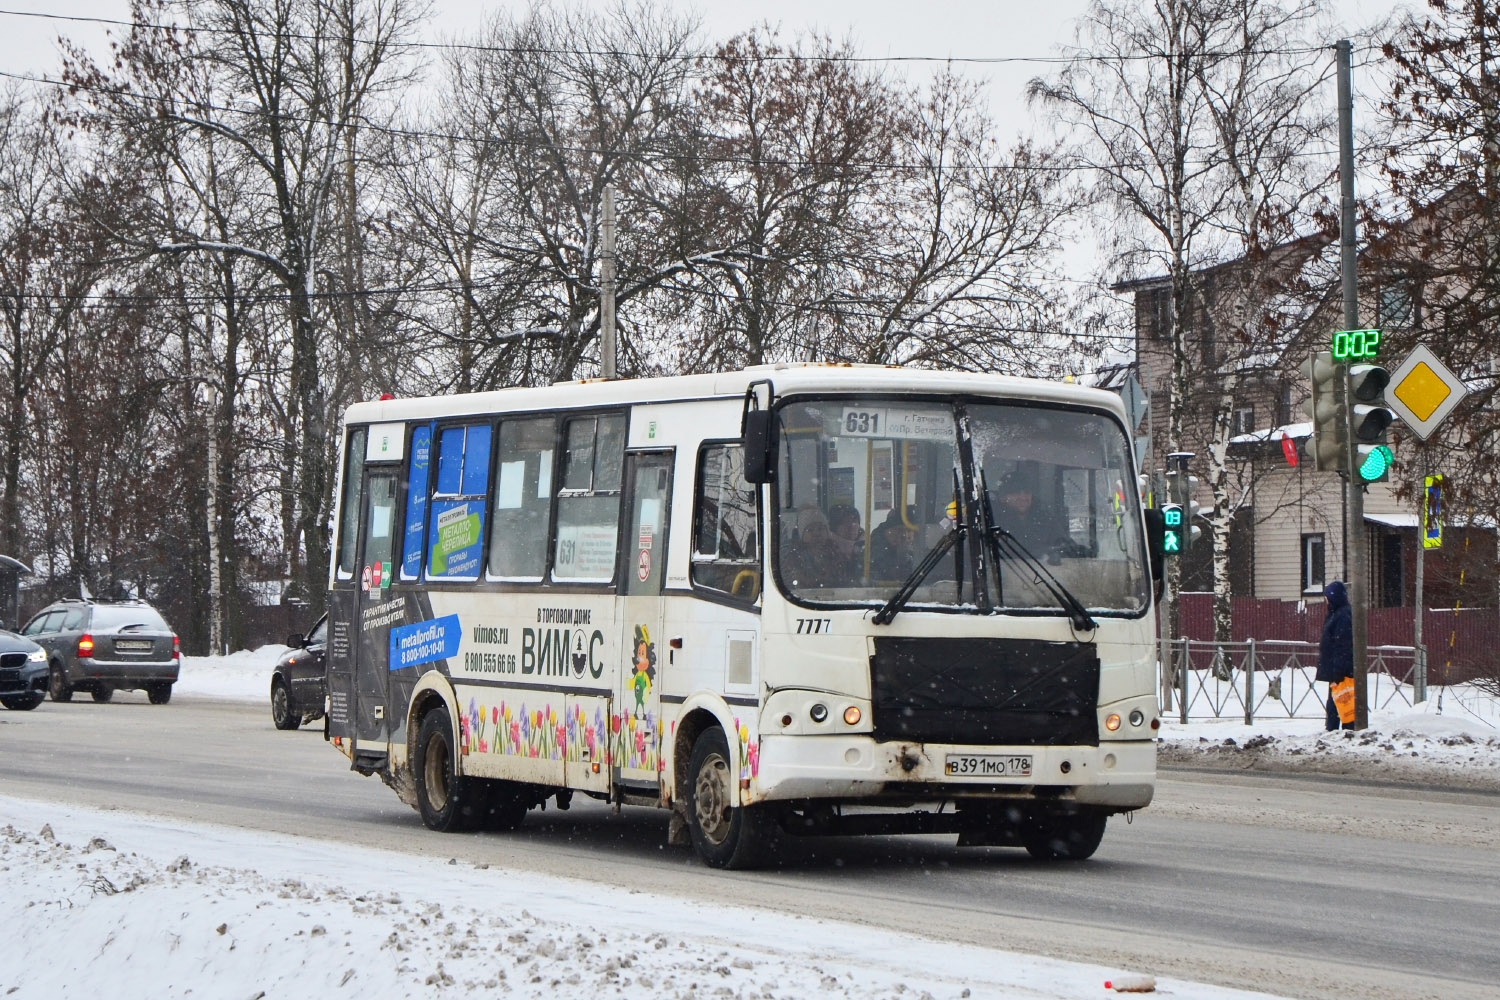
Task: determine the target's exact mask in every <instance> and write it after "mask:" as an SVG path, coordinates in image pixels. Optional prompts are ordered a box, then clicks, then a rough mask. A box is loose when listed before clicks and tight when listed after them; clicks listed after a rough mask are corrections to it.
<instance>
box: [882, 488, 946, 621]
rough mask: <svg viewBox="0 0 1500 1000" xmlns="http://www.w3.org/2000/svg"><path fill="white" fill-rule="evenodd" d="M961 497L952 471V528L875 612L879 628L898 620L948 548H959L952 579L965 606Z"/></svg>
mask: <svg viewBox="0 0 1500 1000" xmlns="http://www.w3.org/2000/svg"><path fill="white" fill-rule="evenodd" d="M958 498H959V486H958V470H957V469H954V470H953V503H954V510H953V527H952V529H950V530H949V531H948V533H947V534H945V535H944V536H943V537H942V538H939V539H938V540H937V543H936V544H934V545H933V547H932V548H931V549H929V550H928V551H927V554H926V555H925V556H923V557H922V561H921V562H919V563H917V566H916V568H915V569H913V570H912V571H911V573H909V574H908V575H907V577H906V579H905V581H903V582H902V584H901V588H900V589H899V590H897V591H896V593H895V594H893V595H891V599H890V600H889V601H886V602H885V606H884V607H882V608H881V609H880V610H879V611H877V612H875V617H874V619H872V620H873V621H874V622H875V624H876V625H889V624H890V623H891V619H893V618H895V617H896V612H898V611H900V610H901V609H902V608H903V607H905V606H906V602H907V601H909V600H911V595H912V594H914V593H916V591H917V588H918V587H920V586H921V585H922V581H923V580H925V579H927V574H928V573H931V572H932V567H934V566H936V565H937V564H938V560H939V559H942V558H943V554H944V553H945V552H947V551H948V550H949V549H954V547H955V546H957V548H956V549H954V563H953V579H954V583H955V585H956V586H957V588H958V590H957V592H956V593H955V594H954V596H953V603H954V604H962V603H963V600H964V549H963V544H964V532H965V531H966V528H965V527H964V522H963V518H961V517H959V513H960V512H959V510H958V506H957V505H958Z"/></svg>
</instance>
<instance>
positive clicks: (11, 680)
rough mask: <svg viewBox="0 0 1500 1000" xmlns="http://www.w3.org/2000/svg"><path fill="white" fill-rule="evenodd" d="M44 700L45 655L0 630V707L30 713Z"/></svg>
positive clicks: (13, 635) (27, 643) (31, 644)
mask: <svg viewBox="0 0 1500 1000" xmlns="http://www.w3.org/2000/svg"><path fill="white" fill-rule="evenodd" d="M45 697H47V651H46V650H45V649H43V648H42V647H41V646H38V645H37V644H36V643H34V642H32V641H31V640H30V639H23V638H22V637H21V636H19V635H16V634H15V633H14V632H7V631H6V630H5V629H0V705H4V706H5V707H6V708H8V709H11V710H12V711H15V712H29V711H31V710H32V709H33V708H36V707H37V706H38V705H40V704H41V703H42V699H43V698H45Z"/></svg>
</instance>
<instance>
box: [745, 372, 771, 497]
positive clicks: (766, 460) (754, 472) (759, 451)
mask: <svg viewBox="0 0 1500 1000" xmlns="http://www.w3.org/2000/svg"><path fill="white" fill-rule="evenodd" d="M775 399H776V394H775V389H773V388H772V386H771V383H770V381H769V380H767V379H759V380H757V381H754V382H751V383H750V386H749V388H747V389H746V390H745V409H744V411H743V412H742V413H741V414H740V444H741V446H742V447H743V448H744V449H745V482H747V483H753V484H755V485H756V486H759V485H760V484H762V483H769V482H772V481H773V480H775V478H776V412H775V410H774V409H773V408H772V404H773V403H774V402H775Z"/></svg>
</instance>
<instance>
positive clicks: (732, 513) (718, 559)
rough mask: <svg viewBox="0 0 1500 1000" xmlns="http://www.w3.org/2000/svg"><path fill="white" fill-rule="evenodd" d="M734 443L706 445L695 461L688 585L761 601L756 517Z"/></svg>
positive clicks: (739, 450) (750, 488)
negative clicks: (691, 577) (696, 488)
mask: <svg viewBox="0 0 1500 1000" xmlns="http://www.w3.org/2000/svg"><path fill="white" fill-rule="evenodd" d="M755 494H756V490H755V487H753V486H751V485H750V484H749V483H747V482H745V453H744V449H743V448H741V447H740V446H739V445H737V444H735V445H728V444H720V445H709V446H707V447H705V448H704V449H703V451H702V453H701V454H700V456H699V458H698V493H697V497H696V502H695V507H694V512H693V570H692V572H693V585H694V586H696V587H704V588H707V589H709V590H717V591H719V592H720V593H724V594H728V595H730V596H732V597H737V598H742V599H743V600H745V601H747V602H753V601H755V600H756V599H757V598H758V597H760V539H759V528H760V519H759V517H758V515H757V510H756V503H755Z"/></svg>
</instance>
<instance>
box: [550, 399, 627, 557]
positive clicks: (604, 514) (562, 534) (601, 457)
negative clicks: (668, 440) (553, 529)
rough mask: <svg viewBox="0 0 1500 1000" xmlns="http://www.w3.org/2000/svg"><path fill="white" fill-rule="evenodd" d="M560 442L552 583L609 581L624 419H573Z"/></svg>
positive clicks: (614, 416) (617, 514)
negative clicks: (563, 441)
mask: <svg viewBox="0 0 1500 1000" xmlns="http://www.w3.org/2000/svg"><path fill="white" fill-rule="evenodd" d="M566 441H567V444H566V450H565V452H564V454H563V483H562V489H560V490H559V491H558V493H557V548H556V551H555V552H554V553H553V559H552V579H553V580H555V581H557V582H559V583H609V582H611V581H612V580H614V578H615V544H616V542H617V540H618V534H619V520H620V471H621V468H622V466H623V465H624V462H625V417H624V416H622V415H618V414H612V415H609V416H601V417H575V418H573V419H572V420H569V421H568V424H567V435H566Z"/></svg>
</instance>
